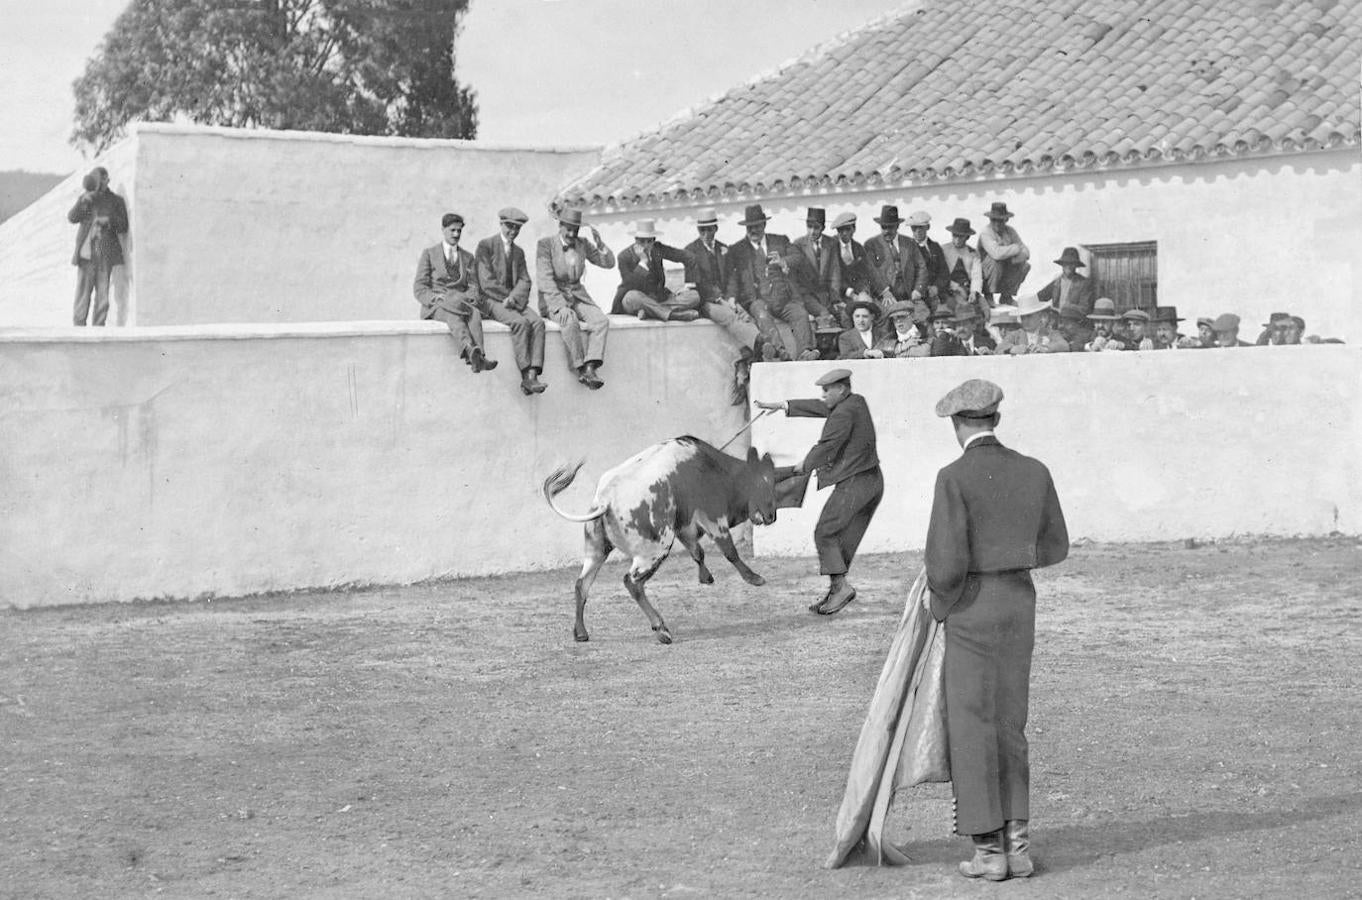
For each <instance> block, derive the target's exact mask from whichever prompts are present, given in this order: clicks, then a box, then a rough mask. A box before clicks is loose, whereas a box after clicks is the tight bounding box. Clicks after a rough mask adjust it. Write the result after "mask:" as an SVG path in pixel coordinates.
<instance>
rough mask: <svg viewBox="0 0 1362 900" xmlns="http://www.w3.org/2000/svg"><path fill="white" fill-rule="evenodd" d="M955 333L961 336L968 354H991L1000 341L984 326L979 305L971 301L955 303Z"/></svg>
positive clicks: (962, 343)
mask: <svg viewBox="0 0 1362 900" xmlns="http://www.w3.org/2000/svg"><path fill="white" fill-rule="evenodd" d="M955 334H956V337H958V338H960V346H962V347H964V348H965V355H966V356H989V355H991V354H992V353H993V351H994V350H996V349H997V347H998V342H997V341H995V340H994V339H993V335H991V334H989V333H988V328H986V327H985V326H984V321H983V318H982V317H981V316H980V315H979V307H977V306H975V305H974V304H973V303H970V302H963V303H957V304H956V305H955Z"/></svg>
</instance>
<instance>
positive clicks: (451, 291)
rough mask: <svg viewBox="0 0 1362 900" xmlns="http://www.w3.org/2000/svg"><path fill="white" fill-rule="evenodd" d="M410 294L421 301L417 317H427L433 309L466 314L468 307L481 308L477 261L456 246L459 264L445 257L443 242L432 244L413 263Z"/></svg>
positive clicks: (470, 309) (432, 312) (468, 311)
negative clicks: (413, 273) (449, 261)
mask: <svg viewBox="0 0 1362 900" xmlns="http://www.w3.org/2000/svg"><path fill="white" fill-rule="evenodd" d="M412 293H413V294H415V295H416V299H417V301H418V302H419V303H420V304H421V318H423V319H429V318H430V317H431V316H433V315H435V310H436V309H446V310H448V311H449V312H452V313H454V314H455V315H462V316H466V315H468V314H469V313H470V312H471V311H472V309H478V310H481V309H482V307H483V301H482V291H481V290H480V289H479V287H478V269H477V263H476V262H475V261H474V259H473V254H471V253H469V252H468V251H467V250H465V249H463V248H462V247H460V248H459V265H458V266H457V267H455V266H451V265H449V263H448V262H447V261H446V260H445V246H444V244H436V245H435V246H434V247H427V248H426V249H425V250H422V251H421V259H420V260H419V261H418V262H417V263H416V279H415V281H414V282H413V283H412Z"/></svg>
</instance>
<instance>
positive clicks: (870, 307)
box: [837, 300, 886, 359]
mask: <svg viewBox="0 0 1362 900" xmlns="http://www.w3.org/2000/svg"><path fill="white" fill-rule="evenodd" d="M850 309H851V327H850V328H848V329H847V330H846V331H843V332H842V333H841V334H839V335H838V336H837V358H838V359H884V358H885V355H886V354H885V352H884V350H883V349H881V348H880V347H878V346H877V343H878V342H877V340H876V338H875V320H876V319H878V318H879V314H880V309H879V307H878V306H876V305H875V304H874V303H873V302H872V301H870V300H856V301H854V302H852V304H851V306H850Z"/></svg>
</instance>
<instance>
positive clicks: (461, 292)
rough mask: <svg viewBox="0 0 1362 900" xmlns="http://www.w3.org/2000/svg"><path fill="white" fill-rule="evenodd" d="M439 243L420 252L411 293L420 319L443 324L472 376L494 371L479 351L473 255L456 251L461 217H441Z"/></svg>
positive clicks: (480, 302) (479, 306) (481, 306)
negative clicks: (418, 308)
mask: <svg viewBox="0 0 1362 900" xmlns="http://www.w3.org/2000/svg"><path fill="white" fill-rule="evenodd" d="M440 229H441V231H442V232H443V240H442V241H441V242H440V243H438V244H436V245H435V246H433V247H427V248H426V249H425V250H423V251H421V259H420V260H419V261H418V262H417V264H416V279H415V281H414V282H413V284H412V293H413V294H414V295H415V296H416V300H417V302H419V303H420V304H421V318H423V319H434V320H435V321H437V322H444V323H445V325H446V326H447V327H448V328H449V334H450V336H451V337H453V338H454V342H455V343H456V344H457V345H458V347H459V356H460V357H461V358H462V359H463V361H464V362H466V363H468V367H469V368H471V369H472V370H473V371H474V372H487V371H490V370H492V369H495V368H496V367H497V361H496V360H494V359H488V358H487V356H486V354H484V353H483V349H482V313H483V311H484V310H486V301H485V300H484V299H483V296H482V290H481V289H480V288H479V286H478V270H477V263H476V262H475V261H474V259H473V254H471V253H469V252H468V251H467V250H464V249H462V248H460V247H459V238H460V236H462V235H463V216H461V215H459V214H458V213H445V214H444V216H443V217H442V218H441V219H440Z"/></svg>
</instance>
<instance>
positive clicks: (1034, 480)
mask: <svg viewBox="0 0 1362 900" xmlns="http://www.w3.org/2000/svg"><path fill="white" fill-rule="evenodd" d="M1002 400H1003V392H1002V389H1001V388H999V387H998V386H997V385H996V384H994V383H993V382H991V381H985V380H983V379H979V378H972V379H970V380H969V381H966V382H964V383H963V384H960V385H959V386H957V387H956V388H954V389H953V390H951V391H950V392H948V393H947V394H946V395H945V396H944V397H942V398H941V400H940V401H939V402H938V403H937V404H936V414H937V415H938V416H941V417H942V418H946V417H949V418H950V420H951V427H952V428H953V429H954V431H955V439H956V441H957V442H958V443H959V444H960V448H961V451H962V452H961V455H960V457H959V458H958V459H956V460H955V461H954V462H952V463H950V464H949V465H947V466H945V467H943V468H942V469H941V471H940V472H938V473H937V476H936V487H935V489H934V491H933V497H932V510H931V514H930V518H929V520H928V526H927V542H926V546H925V547H924V549H923V566H924V568H925V569H926V571H927V587H928V590H927V595H926V597H925V598H924V601H925V603H926V605H927V606H928V608H929V609H930V610H931V614H932V616H933V618H935V619H936V620H937V621H938V622H942V623H944V630H945V644H946V650H945V660H944V663H943V669H944V672H943V676H944V677H943V680H944V688H945V697H946V733H947V737H948V745H949V753H950V776H951V789H952V793H953V794H954V797H955V831H956V833H957V834H961V835H969V836H970V837H971V839H972V840H973V843H974V855H973V857H972V858H971V859H969V860H968V861H966V862H963V863H961V864H960V874H962V875H964V876H965V877H966V878H986V879H988V880H990V881H1002V880H1004V879H1006V878H1009V877H1011V878H1025V877H1027V876H1029V875H1031V874H1032V872H1034V865H1033V862H1032V860H1031V854H1030V843H1031V841H1030V827H1029V820H1030V818H1031V810H1030V794H1031V776H1030V758H1029V757H1030V754H1029V751H1028V749H1027V742H1026V720H1027V714H1028V708H1029V706H1030V696H1029V694H1030V681H1031V657H1032V653H1033V651H1034V644H1035V633H1036V589H1035V585H1034V584H1033V583H1032V580H1031V570H1032V569H1039V568H1044V567H1046V566H1052V565H1054V564H1056V563H1058V562H1061V561H1063V560H1064V559H1065V558H1066V557H1067V556H1068V555H1069V533H1068V529H1067V528H1066V526H1065V522H1064V511H1063V509H1061V507H1060V504H1059V495H1058V494H1057V493H1056V491H1055V484H1054V480H1053V479H1052V478H1051V476H1050V471H1049V470H1048V469H1047V468H1046V467H1045V465H1044V464H1042V463H1041V462H1040V461H1039V460H1036V459H1032V458H1031V457H1028V456H1023V455H1022V454H1020V453H1017V452H1016V451H1015V450H1010V449H1008V448H1006V447H1004V446H1003V445H1002V444H1001V443H999V441H998V438H997V436H996V435H995V434H994V429H995V428H996V427H997V426H998V422H999V420H1000V414H999V412H998V407H999V405H1000V404H1001V403H1002Z"/></svg>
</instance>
